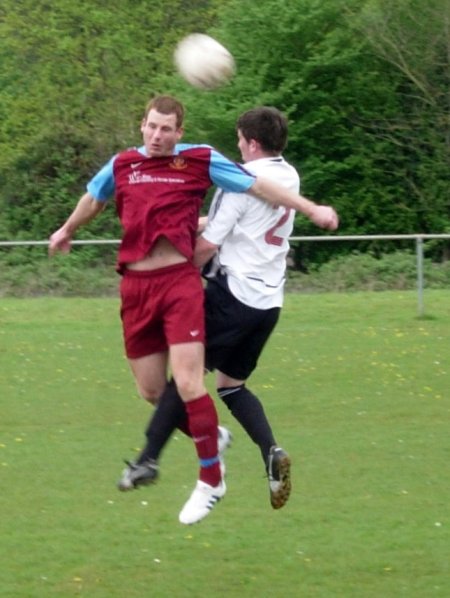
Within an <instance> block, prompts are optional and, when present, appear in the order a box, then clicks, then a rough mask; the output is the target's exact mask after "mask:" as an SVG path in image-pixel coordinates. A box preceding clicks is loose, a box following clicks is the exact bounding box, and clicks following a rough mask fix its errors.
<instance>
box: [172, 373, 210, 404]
mask: <svg viewBox="0 0 450 598" xmlns="http://www.w3.org/2000/svg"><path fill="white" fill-rule="evenodd" d="M176 384H177V389H178V394H179V395H180V397H181V398H182V399H183V401H191V400H192V399H196V398H198V397H200V396H202V395H204V394H205V393H206V388H205V386H204V384H203V379H202V380H201V382H197V381H195V380H194V379H192V378H190V377H186V378H185V377H184V376H181V377H180V378H179V379H178V380H176Z"/></svg>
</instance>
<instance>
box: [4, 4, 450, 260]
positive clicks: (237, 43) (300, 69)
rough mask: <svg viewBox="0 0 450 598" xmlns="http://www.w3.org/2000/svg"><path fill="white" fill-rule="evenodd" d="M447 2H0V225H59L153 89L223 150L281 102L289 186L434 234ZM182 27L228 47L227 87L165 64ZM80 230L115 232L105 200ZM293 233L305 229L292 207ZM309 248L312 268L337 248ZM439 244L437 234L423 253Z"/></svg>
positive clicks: (364, 228)
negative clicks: (245, 121) (243, 121)
mask: <svg viewBox="0 0 450 598" xmlns="http://www.w3.org/2000/svg"><path fill="white" fill-rule="evenodd" d="M449 10H450V9H449V4H448V2H447V0H432V1H431V2H428V3H426V5H423V6H422V3H419V2H418V0H401V2H397V3H392V2H387V1H386V0H363V1H362V0H350V1H349V0H328V1H327V2H325V3H324V2H320V1H319V0H261V1H260V2H257V3H255V2H252V3H249V2H242V0H227V1H225V2H223V1H222V2H221V1H219V0H210V1H207V0H204V1H200V0H197V1H191V2H188V3H187V2H186V1H184V0H171V1H170V2H167V0H157V1H155V2H152V3H151V6H149V4H148V2H143V1H141V0H138V1H136V0H124V1H121V2H118V1H117V0H111V1H110V2H108V3H105V2H103V1H101V0H94V1H92V0H81V1H80V2H78V3H75V4H74V3H70V2H69V1H68V0H55V1H54V2H51V3H50V2H46V1H44V0H39V1H38V2H36V1H32V0H24V1H23V2H20V3H17V2H15V1H13V0H3V2H2V5H1V7H0V37H1V39H2V45H1V47H0V65H1V67H0V209H1V210H2V216H3V218H2V221H1V222H0V235H1V237H3V238H41V239H44V238H46V237H47V236H48V235H49V233H51V232H52V231H53V230H54V228H55V227H56V226H58V225H59V224H61V222H62V221H63V220H64V219H65V218H66V216H67V215H68V213H69V211H70V210H71V209H72V207H73V206H74V204H75V201H76V199H77V198H78V197H79V195H80V194H81V193H82V192H83V189H84V187H85V184H86V181H87V180H88V179H89V178H90V176H91V175H92V174H93V173H94V172H95V171H96V170H97V169H98V167H99V166H101V165H102V164H103V163H104V162H105V161H106V160H107V159H108V158H109V157H110V156H111V155H112V154H113V153H114V152H116V151H117V150H119V149H121V148H123V147H126V146H129V145H135V144H136V143H139V142H140V132H139V122H140V118H141V115H142V110H143V107H144V105H145V103H146V101H147V99H148V97H149V96H150V95H152V94H154V93H155V92H167V93H173V94H175V95H178V96H179V97H180V98H182V99H183V101H184V102H185V104H186V107H187V120H186V129H187V130H186V135H185V138H186V141H192V142H209V143H212V144H213V145H215V146H216V147H217V148H218V149H220V150H222V151H224V152H225V153H227V154H228V155H230V156H231V157H234V158H236V159H239V156H238V152H237V149H236V138H235V131H234V123H235V120H236V118H237V116H238V115H239V114H240V113H241V112H242V111H243V110H245V109H247V108H249V107H252V106H255V105H258V104H272V105H275V106H277V107H279V108H280V109H282V110H283V111H284V112H285V113H286V114H287V115H288V116H289V119H290V142H289V146H288V149H287V152H286V157H287V158H288V159H289V160H290V161H291V162H292V163H293V164H294V165H295V166H296V167H298V169H299V170H300V173H301V175H302V192H303V193H304V194H305V195H306V196H309V197H312V198H313V199H316V200H317V201H320V202H323V203H325V202H326V203H330V204H332V205H334V206H336V208H337V209H338V211H339V214H340V219H341V229H340V230H341V232H342V233H346V234H371V233H372V234H375V233H391V234H394V233H418V232H420V233H439V232H447V231H448V230H450V203H449V193H448V188H449V185H448V182H449V179H448V172H449V166H450V164H449V155H450V152H449V139H450V133H449V130H450V129H449V118H448V88H449V84H450V80H449V72H450V67H449V58H448V53H447V51H446V48H448V45H449V43H450V42H449V33H448V27H447V28H446V23H448V20H449V18H450V14H449ZM419 14H420V18H417V15H419ZM193 30H196V31H206V32H208V33H211V34H212V35H213V36H215V37H217V39H219V40H220V41H221V42H222V43H224V44H225V45H226V46H227V47H228V48H229V49H230V50H231V51H232V53H233V55H234V57H235V59H236V63H237V75H236V77H235V78H234V80H233V81H232V82H231V83H230V84H229V85H228V86H226V87H224V88H221V89H218V90H215V91H211V92H200V91H198V90H195V89H193V88H190V87H189V86H188V85H187V84H186V83H185V82H184V81H183V80H182V79H181V78H180V77H179V76H178V75H177V74H176V73H175V72H174V67H173V64H172V52H173V49H174V46H175V43H176V41H177V40H178V39H180V38H181V37H182V36H183V35H184V34H185V33H187V32H191V31H193ZM86 230H87V234H88V236H93V235H95V236H102V237H109V238H115V237H117V236H118V235H119V233H120V231H119V228H118V225H117V222H116V221H115V216H114V213H113V210H109V211H107V213H105V214H104V215H103V216H102V217H101V218H100V219H99V220H98V221H95V222H94V223H93V224H92V225H90V227H89V229H86ZM82 234H84V233H82ZM295 234H297V235H308V234H317V229H316V228H315V227H314V226H313V225H312V224H311V223H310V222H309V221H308V220H307V219H305V218H300V217H299V218H297V220H296V225H295ZM386 248H387V249H390V248H389V246H386ZM355 249H356V250H360V249H361V245H360V244H359V243H358V244H357V245H356V244H355V245H352V244H345V245H341V246H340V248H339V251H341V252H343V253H346V252H348V251H352V250H355ZM383 250H384V248H382V251H383ZM307 251H308V255H307V258H308V261H312V262H314V263H317V264H320V263H322V262H323V261H326V260H327V259H328V258H329V257H330V256H331V255H332V254H333V253H334V252H335V251H336V246H333V247H329V246H327V245H324V244H315V245H312V246H311V247H309V248H308V249H307ZM448 252H449V249H448V244H444V245H443V244H440V245H437V246H436V248H435V252H434V254H433V258H434V259H439V258H441V257H447V258H448ZM297 258H300V256H297Z"/></svg>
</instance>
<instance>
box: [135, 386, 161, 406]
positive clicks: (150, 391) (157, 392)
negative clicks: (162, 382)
mask: <svg viewBox="0 0 450 598" xmlns="http://www.w3.org/2000/svg"><path fill="white" fill-rule="evenodd" d="M138 392H139V394H140V396H141V397H142V398H143V399H144V401H147V403H151V404H152V405H157V404H158V401H159V398H160V396H161V394H162V389H160V388H153V387H144V386H140V385H138Z"/></svg>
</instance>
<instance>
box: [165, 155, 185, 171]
mask: <svg viewBox="0 0 450 598" xmlns="http://www.w3.org/2000/svg"><path fill="white" fill-rule="evenodd" d="M169 166H170V168H173V169H174V170H184V169H185V168H187V166H188V165H187V162H186V160H185V159H184V158H182V157H181V156H175V158H174V159H173V161H172V162H171V163H170V164H169Z"/></svg>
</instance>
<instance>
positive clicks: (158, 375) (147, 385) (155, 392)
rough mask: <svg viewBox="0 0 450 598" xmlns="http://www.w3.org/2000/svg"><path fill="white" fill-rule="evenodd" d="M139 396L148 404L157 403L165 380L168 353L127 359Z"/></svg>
mask: <svg viewBox="0 0 450 598" xmlns="http://www.w3.org/2000/svg"><path fill="white" fill-rule="evenodd" d="M128 363H129V364H130V368H131V371H132V372H133V375H134V378H135V381H136V386H137V388H138V392H139V394H140V395H141V396H142V398H144V399H145V400H146V401H149V402H150V403H153V404H155V403H157V402H158V399H159V397H160V396H161V394H162V392H163V390H164V387H165V385H166V380H167V363H168V353H167V352H164V351H163V352H161V353H153V354H152V355H145V356H144V357H138V358H136V359H128Z"/></svg>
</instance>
